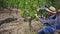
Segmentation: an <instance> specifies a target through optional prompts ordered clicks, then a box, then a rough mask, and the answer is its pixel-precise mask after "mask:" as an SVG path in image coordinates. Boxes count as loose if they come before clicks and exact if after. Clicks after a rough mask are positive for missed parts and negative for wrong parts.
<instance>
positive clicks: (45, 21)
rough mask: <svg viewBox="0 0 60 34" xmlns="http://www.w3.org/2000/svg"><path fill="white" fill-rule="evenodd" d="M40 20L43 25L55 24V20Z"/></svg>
mask: <svg viewBox="0 0 60 34" xmlns="http://www.w3.org/2000/svg"><path fill="white" fill-rule="evenodd" d="M38 20H39V21H40V22H41V23H43V24H44V23H51V24H52V23H54V22H55V20H54V19H51V20H49V19H48V20H44V19H42V18H38Z"/></svg>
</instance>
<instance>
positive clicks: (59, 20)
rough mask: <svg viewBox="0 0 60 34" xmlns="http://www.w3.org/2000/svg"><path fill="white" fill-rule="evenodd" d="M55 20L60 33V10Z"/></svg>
mask: <svg viewBox="0 0 60 34" xmlns="http://www.w3.org/2000/svg"><path fill="white" fill-rule="evenodd" d="M55 20H56V29H57V32H58V33H59V34H60V10H58V11H57V13H56V19H55Z"/></svg>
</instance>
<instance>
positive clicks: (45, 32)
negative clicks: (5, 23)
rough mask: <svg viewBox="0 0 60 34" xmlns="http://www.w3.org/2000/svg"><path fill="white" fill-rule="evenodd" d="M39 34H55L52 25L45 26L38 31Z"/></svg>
mask: <svg viewBox="0 0 60 34" xmlns="http://www.w3.org/2000/svg"><path fill="white" fill-rule="evenodd" d="M38 34H54V31H53V29H52V27H51V26H44V27H43V29H41V30H39V31H38Z"/></svg>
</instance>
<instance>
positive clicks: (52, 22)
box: [36, 6, 56, 34]
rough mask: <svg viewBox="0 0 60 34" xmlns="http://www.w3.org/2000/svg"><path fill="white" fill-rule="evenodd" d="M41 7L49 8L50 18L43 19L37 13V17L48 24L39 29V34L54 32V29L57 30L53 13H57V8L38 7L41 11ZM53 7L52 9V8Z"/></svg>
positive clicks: (52, 33)
mask: <svg viewBox="0 0 60 34" xmlns="http://www.w3.org/2000/svg"><path fill="white" fill-rule="evenodd" d="M40 9H44V10H47V11H48V15H49V17H48V19H47V20H43V19H42V18H39V17H38V16H37V14H36V17H37V19H38V20H39V21H40V22H41V23H43V24H46V25H45V26H44V27H43V28H42V29H41V30H39V31H38V34H54V31H55V29H56V28H55V18H56V17H55V16H52V15H53V14H55V13H56V12H54V11H55V8H54V7H52V6H51V7H49V9H48V8H39V9H37V11H39V10H40ZM50 9H52V10H50Z"/></svg>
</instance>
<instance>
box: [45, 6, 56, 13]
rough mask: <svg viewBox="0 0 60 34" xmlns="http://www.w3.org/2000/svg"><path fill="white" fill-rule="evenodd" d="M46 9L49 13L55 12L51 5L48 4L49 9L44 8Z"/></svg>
mask: <svg viewBox="0 0 60 34" xmlns="http://www.w3.org/2000/svg"><path fill="white" fill-rule="evenodd" d="M46 10H47V11H48V12H51V13H56V9H55V8H54V7H53V6H50V7H49V9H48V8H46Z"/></svg>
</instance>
